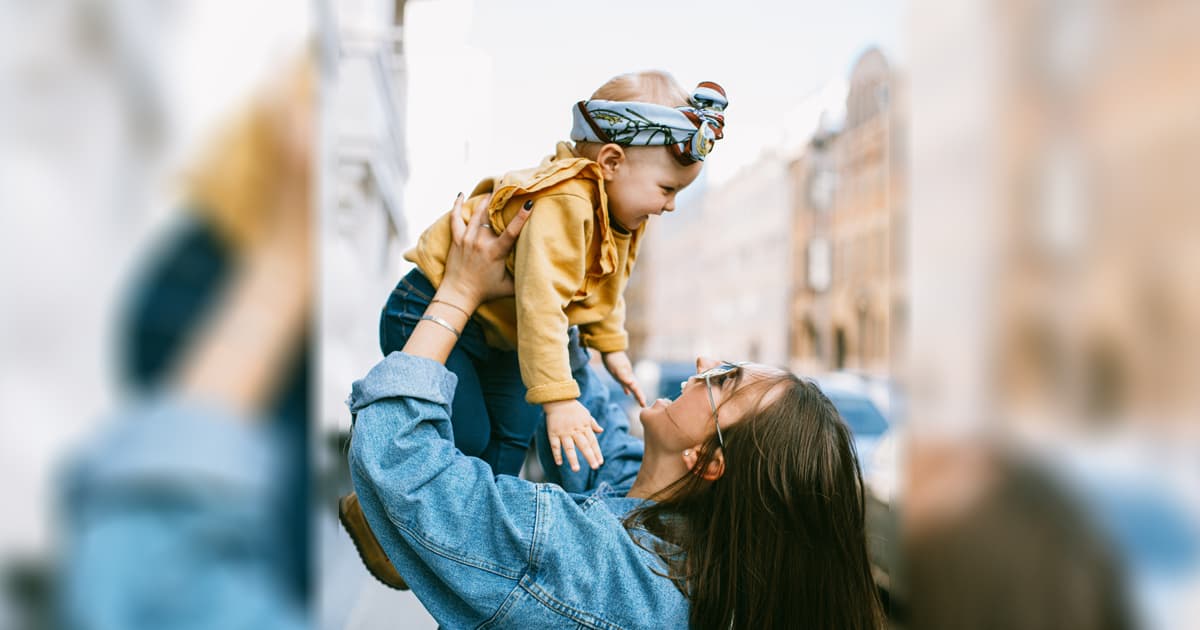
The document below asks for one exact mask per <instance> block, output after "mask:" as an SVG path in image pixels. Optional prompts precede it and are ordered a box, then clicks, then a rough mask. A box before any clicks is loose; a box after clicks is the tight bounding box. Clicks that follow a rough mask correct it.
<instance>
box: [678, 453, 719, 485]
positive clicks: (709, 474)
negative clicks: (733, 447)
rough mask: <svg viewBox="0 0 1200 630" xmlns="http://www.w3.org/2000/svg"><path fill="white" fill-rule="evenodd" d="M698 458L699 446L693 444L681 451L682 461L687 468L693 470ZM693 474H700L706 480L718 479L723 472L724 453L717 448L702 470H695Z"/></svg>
mask: <svg viewBox="0 0 1200 630" xmlns="http://www.w3.org/2000/svg"><path fill="white" fill-rule="evenodd" d="M699 459H700V447H699V446H694V447H692V448H689V449H687V450H686V451H684V452H683V463H684V464H686V465H687V467H688V470H695V468H696V462H697V461H699ZM695 474H697V475H700V476H701V477H703V478H704V479H706V480H708V481H716V480H718V479H720V478H721V475H724V474H725V453H723V452H722V451H721V450H719V449H718V450H717V452H716V454H715V455H714V456H713V458H712V461H710V462H708V465H707V466H705V467H704V470H703V471H699V472H696V473H695Z"/></svg>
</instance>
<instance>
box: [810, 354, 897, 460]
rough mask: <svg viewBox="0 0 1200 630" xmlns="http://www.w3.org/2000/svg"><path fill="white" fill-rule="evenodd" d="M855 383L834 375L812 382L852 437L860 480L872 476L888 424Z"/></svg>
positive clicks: (860, 384) (859, 383)
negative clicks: (876, 454) (844, 423)
mask: <svg viewBox="0 0 1200 630" xmlns="http://www.w3.org/2000/svg"><path fill="white" fill-rule="evenodd" d="M854 379H855V380H850V379H849V378H847V377H846V376H844V375H843V374H834V375H828V376H823V377H820V378H817V379H814V380H815V382H816V383H817V386H818V387H820V388H821V391H822V392H825V395H826V396H828V397H829V401H830V402H832V403H833V406H834V407H836V408H837V410H838V413H839V414H841V416H842V419H843V420H845V421H846V425H847V426H848V427H849V428H850V432H851V433H853V434H854V447H855V449H856V450H857V451H858V461H859V465H860V466H861V467H862V472H863V477H864V478H867V479H869V478H870V477H871V476H872V474H874V472H875V470H874V462H875V451H876V449H877V448H878V447H879V444H880V443H881V441H883V439H884V437H885V435H886V434H887V433H888V430H889V429H890V427H891V424H890V423H889V422H888V419H887V418H886V417H884V415H883V413H882V412H881V411H880V410H879V407H878V406H877V405H876V404H875V402H874V401H873V400H872V399H871V396H870V395H869V393H868V391H867V385H866V383H864V382H863V381H861V380H858V379H857V377H854Z"/></svg>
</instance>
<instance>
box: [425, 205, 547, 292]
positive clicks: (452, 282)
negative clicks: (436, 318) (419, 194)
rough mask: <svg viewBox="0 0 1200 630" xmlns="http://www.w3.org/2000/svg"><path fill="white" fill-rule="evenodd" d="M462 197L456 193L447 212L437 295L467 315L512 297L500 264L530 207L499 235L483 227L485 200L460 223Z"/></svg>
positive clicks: (506, 273)
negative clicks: (443, 267) (447, 230)
mask: <svg viewBox="0 0 1200 630" xmlns="http://www.w3.org/2000/svg"><path fill="white" fill-rule="evenodd" d="M462 203H463V196H462V193H459V195H458V197H457V198H456V199H455V200H454V209H453V210H452V211H451V213H450V234H451V239H450V251H449V252H448V253H447V254H446V273H445V275H444V276H443V277H442V282H441V285H440V286H439V287H438V296H439V298H441V299H445V300H448V301H450V302H451V303H454V304H456V305H458V306H460V307H462V308H463V309H465V310H466V311H468V312H473V311H474V310H475V308H477V307H478V306H479V305H480V304H482V303H484V302H487V301H489V300H494V299H496V298H501V297H508V296H510V295H513V293H514V288H513V279H512V276H511V275H509V273H508V269H507V268H506V267H505V265H504V261H505V259H506V258H507V257H508V253H509V251H511V250H512V247H513V244H514V243H516V242H517V235H519V234H520V233H521V228H523V227H525V222H526V221H528V220H529V215H530V213H531V212H532V209H533V205H532V204H526V206H525V207H523V208H522V209H521V210H520V211H519V212H517V214H515V215H513V218H512V220H511V221H509V223H508V225H507V226H506V227H505V229H504V231H503V232H501V233H500V234H499V235H497V234H495V233H494V232H493V231H492V227H491V226H490V225H487V224H486V221H487V217H486V216H485V215H486V214H487V212H486V211H485V209H486V208H487V205H488V198H485V199H483V200H482V201H481V202H480V203H479V204H477V205H476V208H475V212H474V213H473V214H472V215H471V220H470V222H469V223H467V224H466V225H463V221H462Z"/></svg>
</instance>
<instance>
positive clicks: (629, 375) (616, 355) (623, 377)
mask: <svg viewBox="0 0 1200 630" xmlns="http://www.w3.org/2000/svg"><path fill="white" fill-rule="evenodd" d="M604 367H605V369H607V370H608V373H609V374H611V375H612V377H613V378H614V379H616V381H617V382H618V383H620V384H621V389H623V390H625V394H626V395H627V396H633V399H634V400H636V401H637V403H638V405H640V406H642V407H645V406H646V396H645V395H644V394H642V388H641V387H640V386H639V385H638V383H637V379H636V378H634V376H633V364H632V363H630V361H629V355H628V354H625V351H624V350H619V351H617V352H605V353H604Z"/></svg>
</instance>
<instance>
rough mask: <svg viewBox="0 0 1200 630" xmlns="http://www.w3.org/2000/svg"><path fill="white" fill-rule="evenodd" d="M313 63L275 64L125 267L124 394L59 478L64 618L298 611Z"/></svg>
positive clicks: (255, 615) (177, 624)
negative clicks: (280, 67) (150, 250)
mask: <svg viewBox="0 0 1200 630" xmlns="http://www.w3.org/2000/svg"><path fill="white" fill-rule="evenodd" d="M313 79H314V77H313V70H312V68H311V66H310V64H308V63H306V62H305V63H301V64H299V65H298V66H297V67H296V68H295V70H294V71H292V72H287V73H283V74H282V75H281V76H280V78H279V80H277V81H275V82H273V83H272V84H270V85H268V86H265V89H264V90H263V91H262V92H260V93H259V94H258V95H257V98H256V99H255V100H254V101H253V102H251V103H250V104H249V106H248V108H247V109H246V111H245V112H244V113H243V114H242V116H240V117H239V118H238V119H237V120H236V121H234V122H233V124H231V125H230V126H229V127H228V129H227V131H226V133H224V134H222V135H221V136H220V137H219V138H218V139H217V142H216V143H215V144H214V146H213V148H212V151H211V153H210V155H209V156H208V157H207V159H205V160H203V161H202V162H201V163H200V165H199V166H198V167H197V168H196V169H195V171H194V172H193V174H192V178H191V184H192V185H191V187H190V188H191V189H190V190H189V192H188V195H187V197H186V199H185V200H184V203H185V204H186V207H187V209H188V210H189V213H188V214H189V216H188V221H187V222H185V223H184V224H183V225H182V226H181V229H180V230H179V231H178V232H177V233H176V234H175V235H174V237H173V238H172V239H171V240H170V241H169V242H168V243H166V244H165V246H164V247H162V248H161V249H159V251H158V252H156V253H157V255H156V256H155V258H153V259H152V260H151V261H150V264H149V265H148V268H147V269H146V271H145V272H144V274H143V276H142V278H141V279H140V280H141V282H140V284H139V286H138V287H137V290H136V292H135V293H134V295H133V298H132V300H131V303H130V305H129V307H128V308H127V314H126V324H125V326H124V331H123V332H124V333H125V339H124V340H123V341H124V344H123V350H124V353H123V354H124V356H123V359H124V360H123V365H122V367H123V372H124V374H123V375H124V376H126V378H127V379H128V380H129V381H130V382H131V384H132V385H134V386H135V387H136V389H137V390H139V391H138V399H137V400H133V401H129V402H128V404H127V405H126V406H125V407H124V408H123V409H122V410H121V411H120V412H118V413H117V414H116V418H115V420H116V422H114V423H112V425H111V426H108V427H106V428H105V430H104V431H102V432H101V433H99V434H98V435H97V436H95V437H94V438H93V439H92V441H91V442H90V443H88V444H86V445H85V446H84V448H83V449H82V450H81V452H80V453H78V454H77V455H76V457H75V458H74V460H73V462H72V466H71V468H70V471H69V474H68V476H67V478H66V485H65V491H64V496H65V500H64V508H65V509H64V514H63V516H64V528H63V529H64V533H65V537H66V548H67V549H68V550H69V551H68V553H67V554H65V556H66V557H67V558H68V559H69V560H70V564H69V565H67V566H65V567H64V571H63V585H62V586H63V597H62V598H61V601H62V610H61V615H62V620H63V625H65V626H67V627H88V628H133V629H139V628H154V629H161V628H262V627H271V628H304V627H307V622H306V611H307V604H306V601H307V597H308V591H309V584H308V562H307V549H308V536H307V531H306V527H305V523H306V518H307V514H308V509H307V501H308V492H307V487H306V483H307V474H306V464H305V462H306V461H307V447H306V444H305V442H306V435H307V432H306V429H307V415H308V405H307V398H308V376H307V372H308V366H307V359H306V357H307V352H308V343H307V339H308V334H307V320H308V313H309V305H310V296H311V295H312V281H311V278H312V274H311V273H310V269H311V259H310V256H309V236H310V221H309V214H310V205H309V204H310V199H309V182H310V180H311V178H310V170H311V167H310V160H311V137H310V136H311V134H312V129H313V122H312V113H313V108H312V104H313V96H314V95H313V93H312V90H313V83H314V81H313Z"/></svg>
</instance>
